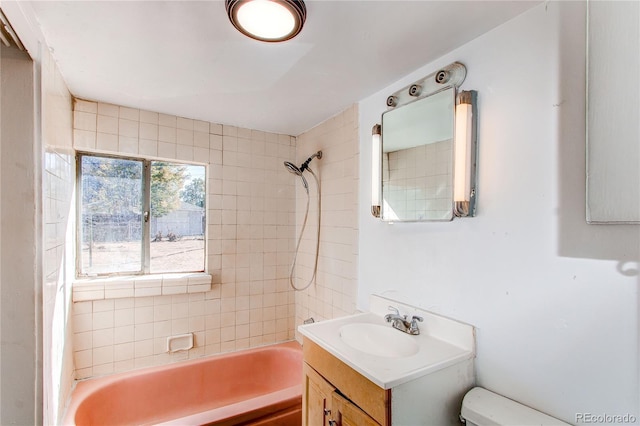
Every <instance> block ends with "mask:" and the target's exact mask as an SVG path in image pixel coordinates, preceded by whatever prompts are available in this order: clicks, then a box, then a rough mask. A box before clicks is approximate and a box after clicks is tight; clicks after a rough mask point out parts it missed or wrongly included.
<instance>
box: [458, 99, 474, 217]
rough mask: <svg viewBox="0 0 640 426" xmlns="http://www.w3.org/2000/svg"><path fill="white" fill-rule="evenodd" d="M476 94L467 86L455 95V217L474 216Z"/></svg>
mask: <svg viewBox="0 0 640 426" xmlns="http://www.w3.org/2000/svg"><path fill="white" fill-rule="evenodd" d="M477 96H478V92H476V91H475V90H469V91H462V92H460V93H458V96H457V99H456V118H455V120H456V126H455V134H454V137H455V139H454V166H453V167H454V181H453V201H454V214H455V215H456V216H457V217H465V216H475V211H476V152H477V118H476V115H477V104H476V103H477Z"/></svg>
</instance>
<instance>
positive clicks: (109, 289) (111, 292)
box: [73, 272, 212, 302]
mask: <svg viewBox="0 0 640 426" xmlns="http://www.w3.org/2000/svg"><path fill="white" fill-rule="evenodd" d="M211 278H212V277H211V275H210V274H207V273H205V272H195V273H184V274H155V275H132V276H118V277H99V278H82V279H77V280H76V281H75V282H74V283H73V301H74V302H83V301H87V300H102V299H120V298H124V297H148V296H167V295H173V294H188V293H202V292H206V291H209V290H211Z"/></svg>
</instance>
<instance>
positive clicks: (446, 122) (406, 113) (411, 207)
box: [381, 87, 455, 221]
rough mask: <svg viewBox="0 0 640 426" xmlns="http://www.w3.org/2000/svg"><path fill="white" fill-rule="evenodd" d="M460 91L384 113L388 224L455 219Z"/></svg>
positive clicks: (384, 195)
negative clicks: (455, 141)
mask: <svg viewBox="0 0 640 426" xmlns="http://www.w3.org/2000/svg"><path fill="white" fill-rule="evenodd" d="M454 108H455V89H454V88H453V87H450V88H448V89H445V90H443V91H441V92H438V93H435V94H433V95H431V96H427V97H424V98H421V99H418V100H415V101H413V102H412V103H409V104H406V105H404V106H402V107H399V108H395V109H392V110H389V111H387V112H385V113H384V114H382V138H381V141H382V161H381V165H382V173H381V177H382V205H381V217H382V219H383V220H386V221H423V220H451V219H453V134H454V124H455V122H454Z"/></svg>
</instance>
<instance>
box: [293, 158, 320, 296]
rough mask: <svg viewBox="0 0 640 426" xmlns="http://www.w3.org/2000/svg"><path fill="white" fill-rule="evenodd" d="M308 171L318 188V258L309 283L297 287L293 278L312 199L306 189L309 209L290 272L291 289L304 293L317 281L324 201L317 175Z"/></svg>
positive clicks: (305, 214)
mask: <svg viewBox="0 0 640 426" xmlns="http://www.w3.org/2000/svg"><path fill="white" fill-rule="evenodd" d="M307 170H308V171H309V173H311V176H313V179H314V180H315V181H316V188H318V226H317V228H316V258H315V261H314V264H313V274H312V275H311V278H310V279H309V282H307V283H306V284H305V285H304V286H303V287H296V284H295V282H294V281H295V280H294V278H293V274H294V272H295V268H296V261H297V260H298V251H300V243H301V242H302V236H303V235H304V230H305V228H306V227H307V219H308V218H309V201H310V199H311V197H310V196H309V188H306V190H307V191H306V192H307V208H306V210H305V213H304V220H303V221H302V228H301V229H300V236H299V237H298V242H297V243H296V251H295V253H294V255H293V262H291V270H290V271H289V284H290V285H291V288H293V289H294V290H295V291H303V290H306V289H307V288H309V286H310V285H311V284H312V283H313V282H314V281H315V279H316V274H317V272H318V252H319V249H320V212H321V211H322V210H321V207H322V201H321V198H322V197H321V190H320V181H318V177H317V176H316V174H315V173H314V172H313V170H311V169H310V168H309V167H307Z"/></svg>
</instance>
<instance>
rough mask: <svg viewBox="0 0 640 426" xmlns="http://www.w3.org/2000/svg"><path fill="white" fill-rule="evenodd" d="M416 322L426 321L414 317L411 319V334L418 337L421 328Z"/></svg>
mask: <svg viewBox="0 0 640 426" xmlns="http://www.w3.org/2000/svg"><path fill="white" fill-rule="evenodd" d="M416 321H420V322H422V321H424V318H422V317H420V316H418V315H414V316H412V317H411V324H410V325H409V331H408V333H409V334H413V335H418V334H420V328H419V327H418V323H417V322H416Z"/></svg>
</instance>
